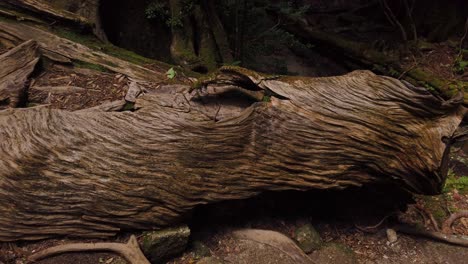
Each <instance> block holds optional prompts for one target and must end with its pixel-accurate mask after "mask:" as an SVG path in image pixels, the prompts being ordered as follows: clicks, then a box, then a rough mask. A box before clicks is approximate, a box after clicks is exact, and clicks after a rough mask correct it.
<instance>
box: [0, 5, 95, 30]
mask: <svg viewBox="0 0 468 264" xmlns="http://www.w3.org/2000/svg"><path fill="white" fill-rule="evenodd" d="M5 2H6V3H9V4H11V5H13V6H14V7H17V8H20V9H24V10H27V11H29V12H33V13H36V14H39V15H40V16H41V17H46V18H48V19H50V20H53V21H54V23H55V22H57V21H60V22H64V23H65V24H68V25H72V26H79V27H81V28H83V29H85V28H88V29H90V28H91V23H90V22H89V21H88V20H87V19H86V18H84V17H82V16H79V15H77V14H74V13H71V12H68V11H66V10H62V9H58V8H54V7H52V6H51V5H50V4H49V3H48V2H47V1H44V0H5Z"/></svg>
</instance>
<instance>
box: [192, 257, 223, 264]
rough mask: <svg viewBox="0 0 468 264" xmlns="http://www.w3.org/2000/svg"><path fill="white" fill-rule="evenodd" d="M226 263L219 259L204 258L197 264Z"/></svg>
mask: <svg viewBox="0 0 468 264" xmlns="http://www.w3.org/2000/svg"><path fill="white" fill-rule="evenodd" d="M223 263H224V262H223V261H222V260H220V259H219V258H217V257H204V258H202V259H200V261H198V262H197V264H223Z"/></svg>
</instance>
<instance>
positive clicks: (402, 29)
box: [380, 0, 408, 42]
mask: <svg viewBox="0 0 468 264" xmlns="http://www.w3.org/2000/svg"><path fill="white" fill-rule="evenodd" d="M380 2H381V4H382V6H383V8H384V12H385V14H386V15H387V18H389V20H390V21H392V24H394V25H397V26H398V28H399V29H400V32H401V37H402V39H403V41H404V42H407V41H408V35H407V34H406V30H405V27H403V25H402V24H401V23H400V21H398V19H397V17H396V16H395V14H394V13H393V11H392V9H391V8H390V6H389V5H388V3H387V1H386V0H381V1H380Z"/></svg>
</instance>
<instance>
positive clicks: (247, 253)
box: [223, 229, 314, 264]
mask: <svg viewBox="0 0 468 264" xmlns="http://www.w3.org/2000/svg"><path fill="white" fill-rule="evenodd" d="M232 237H233V238H234V240H236V241H235V242H234V243H235V246H231V248H233V250H232V252H231V253H230V254H228V255H226V256H225V257H224V258H223V259H224V260H225V261H226V262H230V263H242V264H244V263H245V264H249V263H256V264H310V263H314V262H313V261H312V260H311V259H310V258H309V256H307V255H306V254H305V253H304V251H302V249H300V248H299V246H298V245H297V244H296V243H295V242H294V241H293V240H292V239H291V238H289V237H287V236H285V235H284V234H281V233H279V232H276V231H271V230H261V229H241V230H237V231H234V232H233V233H232Z"/></svg>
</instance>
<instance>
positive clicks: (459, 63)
mask: <svg viewBox="0 0 468 264" xmlns="http://www.w3.org/2000/svg"><path fill="white" fill-rule="evenodd" d="M467 67H468V61H466V60H463V56H458V57H457V58H456V59H455V63H454V65H453V71H454V72H455V73H457V74H463V73H464V72H465V69H466V68H467Z"/></svg>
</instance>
